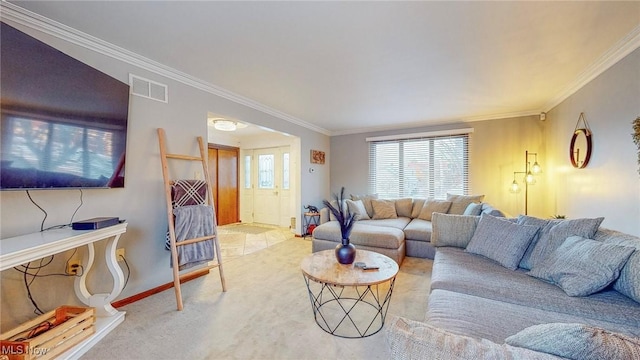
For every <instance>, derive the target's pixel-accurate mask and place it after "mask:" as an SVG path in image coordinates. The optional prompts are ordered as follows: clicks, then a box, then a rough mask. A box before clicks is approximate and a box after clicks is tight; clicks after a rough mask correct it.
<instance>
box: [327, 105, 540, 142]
mask: <svg viewBox="0 0 640 360" xmlns="http://www.w3.org/2000/svg"><path fill="white" fill-rule="evenodd" d="M540 112H541V111H540V110H526V111H517V112H510V113H502V114H489V115H481V116H472V117H462V118H449V119H440V120H436V121H434V120H429V121H428V122H426V121H424V122H414V123H410V124H402V125H400V124H392V125H383V126H372V127H367V128H357V129H347V130H337V131H332V132H331V136H340V135H353V134H364V133H372V132H379V131H388V130H400V129H414V128H419V127H433V126H440V125H448V124H454V123H468V122H475V121H484V120H498V119H508V118H517V117H523V116H534V115H535V116H539V115H540Z"/></svg>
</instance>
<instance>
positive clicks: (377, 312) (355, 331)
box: [300, 250, 399, 338]
mask: <svg viewBox="0 0 640 360" xmlns="http://www.w3.org/2000/svg"><path fill="white" fill-rule="evenodd" d="M355 262H364V263H366V264H367V266H377V267H378V268H379V269H378V270H375V271H365V270H362V269H360V268H356V267H355V266H354V265H353V264H351V265H342V264H340V263H338V261H337V260H336V257H335V251H334V250H324V251H319V252H316V253H313V254H311V255H309V256H307V257H306V258H304V259H303V260H302V263H301V264H300V268H301V269H302V275H303V277H304V281H305V283H306V285H307V290H308V292H309V300H310V301H311V309H312V310H313V317H314V319H315V321H316V323H317V324H318V326H320V328H321V329H322V330H324V331H326V332H328V333H329V334H331V335H335V336H340V337H345V338H363V337H367V336H371V335H373V334H375V333H377V332H378V331H380V330H381V329H382V327H383V326H384V320H385V318H386V316H387V310H388V309H389V303H390V301H391V294H392V293H393V286H394V284H395V279H396V275H397V274H398V270H399V268H398V264H397V263H396V262H395V261H393V260H392V259H391V258H390V257H388V256H385V255H382V254H378V253H375V252H373V251H367V250H356V260H355ZM355 262H354V263H355Z"/></svg>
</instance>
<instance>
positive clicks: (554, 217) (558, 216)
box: [551, 215, 567, 219]
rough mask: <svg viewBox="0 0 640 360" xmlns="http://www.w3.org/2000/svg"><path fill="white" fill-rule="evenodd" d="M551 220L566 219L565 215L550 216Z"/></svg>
mask: <svg viewBox="0 0 640 360" xmlns="http://www.w3.org/2000/svg"><path fill="white" fill-rule="evenodd" d="M551 218H552V219H566V218H567V217H566V216H565V215H552V216H551Z"/></svg>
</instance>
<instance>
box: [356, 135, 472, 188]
mask: <svg viewBox="0 0 640 360" xmlns="http://www.w3.org/2000/svg"><path fill="white" fill-rule="evenodd" d="M368 140H370V142H369V189H370V191H371V192H372V193H375V194H378V196H379V197H380V198H387V199H390V198H402V197H418V198H435V199H444V198H446V194H447V192H448V193H452V194H460V195H462V194H468V192H469V140H470V134H469V132H467V133H463V134H457V133H454V134H450V135H435V136H428V135H426V136H421V137H412V136H406V137H404V138H395V139H383V140H376V139H368Z"/></svg>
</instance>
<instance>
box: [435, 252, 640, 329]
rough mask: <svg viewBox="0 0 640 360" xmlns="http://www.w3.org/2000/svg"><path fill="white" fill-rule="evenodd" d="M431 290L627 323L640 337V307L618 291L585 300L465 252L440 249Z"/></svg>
mask: <svg viewBox="0 0 640 360" xmlns="http://www.w3.org/2000/svg"><path fill="white" fill-rule="evenodd" d="M432 241H433V240H432ZM431 288H432V289H443V290H449V291H456V292H459V293H464V294H469V295H474V296H480V297H485V298H488V299H494V300H497V301H501V302H504V303H512V304H518V305H522V306H527V307H532V308H538V309H542V310H547V311H554V312H561V313H566V314H570V315H575V316H580V317H583V318H584V319H593V320H598V321H607V322H610V323H616V324H625V325H628V326H629V327H632V328H633V329H635V332H634V333H633V334H634V335H635V336H639V335H640V304H638V303H637V302H635V301H633V300H631V299H630V298H628V297H626V296H624V295H622V294H621V293H619V292H617V291H615V290H609V289H605V290H603V291H600V292H598V293H595V294H593V295H590V296H585V297H571V296H567V294H566V293H565V292H564V291H563V290H562V289H560V288H559V287H557V286H555V285H553V284H550V283H547V282H544V281H541V280H539V279H536V278H534V277H531V276H529V275H527V274H526V271H525V270H523V269H518V270H516V271H513V270H509V269H507V268H504V267H502V266H500V265H498V264H496V263H495V262H494V261H492V260H489V259H487V258H484V257H482V256H479V255H474V254H471V253H468V252H466V251H464V250H463V249H458V248H453V247H439V248H438V251H437V253H436V256H435V259H434V261H433V270H432V275H431ZM585 321H586V320H585ZM563 322H564V321H563ZM611 330H612V331H616V329H615V328H614V329H611Z"/></svg>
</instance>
